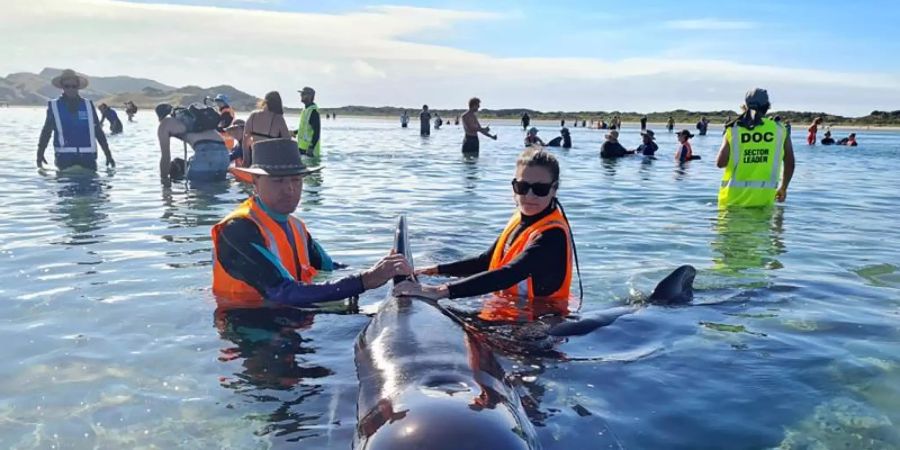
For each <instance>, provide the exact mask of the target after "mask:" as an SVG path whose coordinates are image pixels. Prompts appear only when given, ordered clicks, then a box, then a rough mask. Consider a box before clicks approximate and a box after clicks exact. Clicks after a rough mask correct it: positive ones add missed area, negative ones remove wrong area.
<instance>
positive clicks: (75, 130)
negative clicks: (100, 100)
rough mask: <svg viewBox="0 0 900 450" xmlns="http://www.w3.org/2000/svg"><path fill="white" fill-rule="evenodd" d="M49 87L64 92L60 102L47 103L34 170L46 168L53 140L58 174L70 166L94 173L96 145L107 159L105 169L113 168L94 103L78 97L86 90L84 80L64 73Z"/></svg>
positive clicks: (65, 71) (71, 72) (70, 71)
mask: <svg viewBox="0 0 900 450" xmlns="http://www.w3.org/2000/svg"><path fill="white" fill-rule="evenodd" d="M50 83H51V84H52V85H53V86H54V87H57V88H59V89H62V91H63V92H62V95H60V96H59V98H57V99H54V100H50V101H49V102H47V118H46V119H44V127H43V129H41V137H40V139H39V140H38V151H37V166H38V167H43V165H44V164H47V160H46V158H45V157H44V151H45V150H46V149H47V145H48V144H49V143H50V138H51V137H52V138H53V150H54V156H55V160H54V163H55V164H56V167H57V168H58V169H60V170H62V169H66V168H69V167H72V166H81V167H84V168H87V169H91V170H96V169H97V144H100V148H102V149H103V153H104V154H105V155H106V165H107V166H110V167H115V166H116V162H115V161H114V160H113V157H112V153H110V151H109V144H107V142H106V135H105V134H103V128H102V126H101V124H100V120H99V118H98V117H97V111H96V110H95V109H94V103H93V102H92V101H90V100H88V99H85V98H81V96H79V95H78V91H79V90H80V89H84V88H86V87H87V86H88V80H87V78H85V77H83V76H81V75H79V74H78V73H76V72H75V71H74V70H72V69H66V70H64V71H62V73H61V74H59V75H58V76H56V77H54V78H53V79H52V80H51V81H50Z"/></svg>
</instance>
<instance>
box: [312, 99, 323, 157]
mask: <svg viewBox="0 0 900 450" xmlns="http://www.w3.org/2000/svg"><path fill="white" fill-rule="evenodd" d="M321 119H322V118H321V117H320V116H319V111H318V110H316V109H314V110H313V111H312V112H311V113H309V126H310V127H312V130H313V136H312V141H310V143H309V150H310V151H312V150H313V149H314V148H316V144H318V143H319V139H320V138H321V137H322V120H321Z"/></svg>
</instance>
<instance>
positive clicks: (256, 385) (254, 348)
mask: <svg viewBox="0 0 900 450" xmlns="http://www.w3.org/2000/svg"><path fill="white" fill-rule="evenodd" d="M314 319H315V313H313V312H310V311H301V310H298V309H291V308H277V309H276V308H252V309H230V308H227V307H225V306H219V307H218V308H217V309H216V311H215V313H214V323H215V327H216V330H218V332H219V336H220V337H221V338H222V339H223V340H224V341H227V342H229V343H230V344H232V345H229V346H226V347H224V348H222V349H221V350H220V352H219V360H220V361H222V362H231V361H239V362H240V371H239V372H236V373H234V374H233V376H228V377H222V378H221V384H222V386H223V387H225V388H228V389H232V390H234V391H235V392H237V393H240V394H243V395H245V396H247V397H248V398H249V400H250V401H251V403H252V405H253V406H252V407H253V408H254V409H258V408H260V407H266V408H268V407H271V408H272V409H271V411H270V412H267V413H264V414H265V415H264V418H265V425H264V426H263V428H262V430H260V431H258V432H257V434H262V435H265V434H269V433H272V434H274V435H275V436H290V437H289V440H299V439H303V438H307V437H312V436H315V435H317V434H318V433H317V432H316V431H312V430H314V429H316V428H321V427H320V425H319V424H320V422H321V421H320V416H321V415H322V414H310V413H309V412H302V411H298V409H300V410H302V408H298V406H299V405H302V404H303V403H304V402H305V401H313V402H315V401H316V399H319V398H321V397H322V396H323V394H324V388H323V386H322V385H320V384H316V383H314V382H310V381H311V380H319V379H322V378H325V377H328V376H331V375H332V374H333V373H334V372H333V371H332V370H331V369H329V368H328V367H325V366H322V365H318V364H316V363H313V362H310V361H309V360H308V359H307V358H308V356H306V355H310V356H311V355H313V354H314V353H316V350H317V349H316V347H314V346H313V345H312V344H311V342H312V341H311V340H310V339H307V338H304V337H303V336H302V334H301V333H300V332H301V331H305V330H309V328H310V327H311V326H312V325H313V321H314ZM310 359H312V358H310ZM301 383H302V384H301ZM298 384H300V386H298ZM307 409H308V407H307ZM323 414H324V412H323Z"/></svg>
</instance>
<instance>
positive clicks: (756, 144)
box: [719, 119, 786, 208]
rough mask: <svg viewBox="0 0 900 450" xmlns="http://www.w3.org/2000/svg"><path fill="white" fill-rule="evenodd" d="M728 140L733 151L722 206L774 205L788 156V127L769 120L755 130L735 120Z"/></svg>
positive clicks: (727, 133) (727, 132)
mask: <svg viewBox="0 0 900 450" xmlns="http://www.w3.org/2000/svg"><path fill="white" fill-rule="evenodd" d="M725 139H726V140H727V141H728V143H729V144H730V146H731V152H729V154H728V165H727V166H725V173H723V174H722V184H721V186H720V187H719V207H720V208H725V207H728V206H769V205H773V204H774V203H775V192H776V190H777V189H778V182H779V181H780V178H781V161H782V160H783V159H784V141H785V139H786V133H785V132H784V127H782V126H781V124H779V123H776V122H775V121H773V120H769V119H763V120H762V124H760V125H758V126H757V127H755V128H753V129H752V130H750V129H747V128H744V127H741V126H738V124H737V122H735V124H734V126H732V127H729V128H727V129H726V130H725Z"/></svg>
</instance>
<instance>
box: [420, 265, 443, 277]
mask: <svg viewBox="0 0 900 450" xmlns="http://www.w3.org/2000/svg"><path fill="white" fill-rule="evenodd" d="M440 274H441V272H440V271H439V270H438V266H431V267H425V268H422V269H416V275H440Z"/></svg>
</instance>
